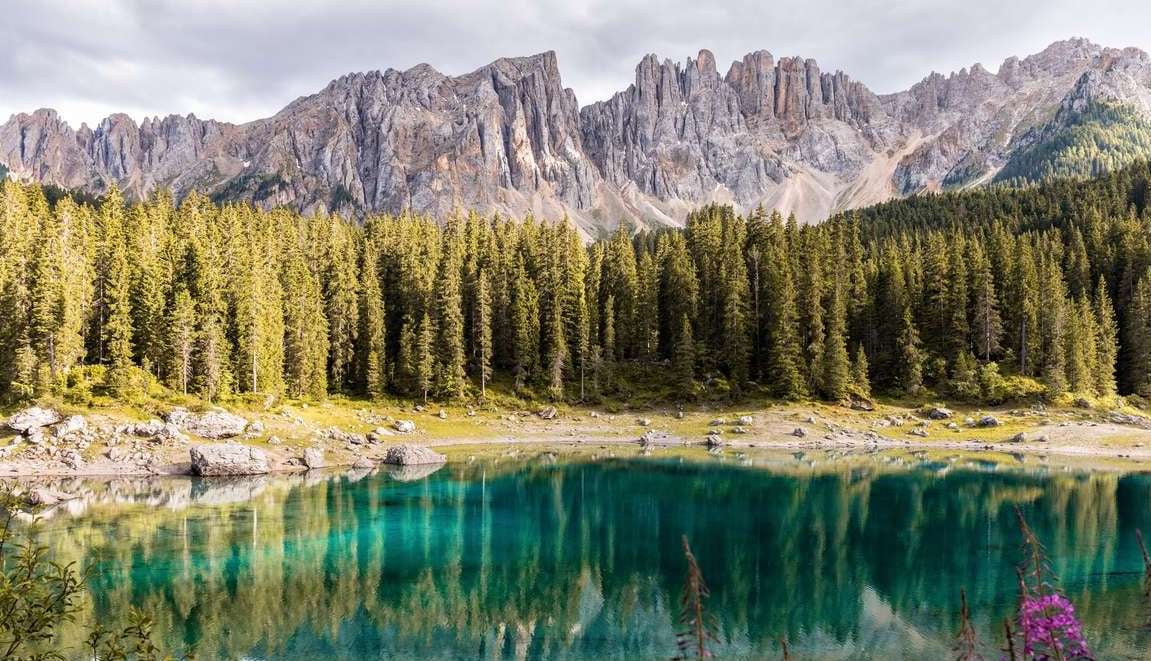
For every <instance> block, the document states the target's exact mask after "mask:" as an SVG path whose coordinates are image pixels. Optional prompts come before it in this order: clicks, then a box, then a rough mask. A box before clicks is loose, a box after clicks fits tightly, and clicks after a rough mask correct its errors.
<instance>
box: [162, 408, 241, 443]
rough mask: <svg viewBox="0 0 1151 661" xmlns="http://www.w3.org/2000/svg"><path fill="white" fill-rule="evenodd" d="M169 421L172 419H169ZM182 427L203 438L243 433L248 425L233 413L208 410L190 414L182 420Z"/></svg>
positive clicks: (226, 436)
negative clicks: (193, 414)
mask: <svg viewBox="0 0 1151 661" xmlns="http://www.w3.org/2000/svg"><path fill="white" fill-rule="evenodd" d="M169 422H172V421H171V420H170V419H169ZM174 424H178V423H174ZM183 427H184V429H185V430H187V431H188V433H190V434H195V435H196V436H200V437H203V438H211V439H220V438H234V437H236V436H240V435H241V434H243V433H244V430H245V429H247V427H248V421H247V420H245V419H244V418H241V417H240V416H238V415H236V414H234V413H228V412H226V411H209V412H207V413H202V414H200V415H196V416H190V417H189V418H187V419H186V420H185V421H184V424H183Z"/></svg>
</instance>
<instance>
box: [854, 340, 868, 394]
mask: <svg viewBox="0 0 1151 661" xmlns="http://www.w3.org/2000/svg"><path fill="white" fill-rule="evenodd" d="M851 388H852V390H853V391H854V392H855V393H856V394H858V395H859V396H861V397H871V377H870V376H869V374H868V366H867V354H866V353H864V351H863V345H862V344H857V345H856V346H855V358H854V359H853V360H852V361H851Z"/></svg>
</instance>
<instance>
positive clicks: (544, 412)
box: [536, 406, 594, 420]
mask: <svg viewBox="0 0 1151 661" xmlns="http://www.w3.org/2000/svg"><path fill="white" fill-rule="evenodd" d="M558 413H559V412H558V411H556V407H554V406H545V407H543V408H542V409H540V410H539V411H538V412H536V415H538V416H539V417H540V418H542V419H544V420H554V419H555V417H556V415H558ZM593 417H594V415H593Z"/></svg>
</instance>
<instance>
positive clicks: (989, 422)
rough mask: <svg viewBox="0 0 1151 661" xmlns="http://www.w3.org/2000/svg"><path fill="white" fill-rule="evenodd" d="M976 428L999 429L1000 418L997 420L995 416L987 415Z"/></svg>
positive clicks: (979, 421) (978, 422) (977, 423)
mask: <svg viewBox="0 0 1151 661" xmlns="http://www.w3.org/2000/svg"><path fill="white" fill-rule="evenodd" d="M975 426H976V427H998V426H999V418H996V417H995V416H993V415H985V416H983V417H982V418H980V419H979V420H978V421H977V422H976V423H975Z"/></svg>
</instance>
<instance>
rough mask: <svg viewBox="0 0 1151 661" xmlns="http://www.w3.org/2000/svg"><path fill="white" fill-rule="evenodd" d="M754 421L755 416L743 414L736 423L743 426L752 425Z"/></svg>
mask: <svg viewBox="0 0 1151 661" xmlns="http://www.w3.org/2000/svg"><path fill="white" fill-rule="evenodd" d="M754 423H755V418H753V417H751V416H750V415H741V416H739V418H738V419H737V420H736V421H735V424H737V425H739V426H741V427H750V426H751V425H752V424H754Z"/></svg>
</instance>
